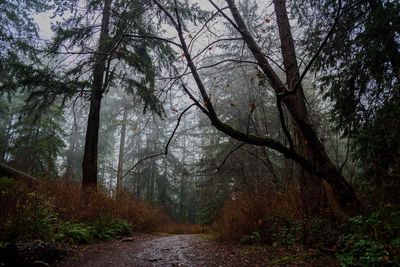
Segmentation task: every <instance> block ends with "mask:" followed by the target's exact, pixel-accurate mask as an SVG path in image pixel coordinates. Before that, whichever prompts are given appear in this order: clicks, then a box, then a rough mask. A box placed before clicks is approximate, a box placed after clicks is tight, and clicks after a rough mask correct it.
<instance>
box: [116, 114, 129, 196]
mask: <svg viewBox="0 0 400 267" xmlns="http://www.w3.org/2000/svg"><path fill="white" fill-rule="evenodd" d="M127 118H128V108H127V107H126V106H125V107H124V110H123V115H122V126H121V137H120V141H119V154H118V170H117V197H118V196H119V194H120V193H121V189H122V176H123V172H124V158H125V136H126V120H127Z"/></svg>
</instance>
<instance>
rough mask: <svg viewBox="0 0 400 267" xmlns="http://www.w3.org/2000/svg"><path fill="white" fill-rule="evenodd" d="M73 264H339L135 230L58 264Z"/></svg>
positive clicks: (307, 253) (316, 256) (309, 255)
mask: <svg viewBox="0 0 400 267" xmlns="http://www.w3.org/2000/svg"><path fill="white" fill-rule="evenodd" d="M57 266H59V267H69V266H91V267H96V266H97V267H99V266H107V267H109V266H143V267H144V266H232V267H235V266H338V263H337V261H336V260H335V259H334V257H332V256H330V255H322V254H321V253H319V251H316V250H306V249H301V248H299V247H293V248H290V249H288V248H274V247H271V246H258V245H238V244H237V243H225V242H216V241H213V240H211V239H210V238H209V237H208V236H205V235H163V234H154V235H150V234H135V235H133V236H132V237H130V238H125V239H122V240H117V241H110V242H105V243H98V244H90V245H80V246H77V247H75V248H74V250H73V251H72V255H71V256H70V257H69V258H66V259H64V260H63V261H61V262H59V263H58V264H57Z"/></svg>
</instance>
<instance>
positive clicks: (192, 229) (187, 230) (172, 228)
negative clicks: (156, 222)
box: [155, 222, 204, 235]
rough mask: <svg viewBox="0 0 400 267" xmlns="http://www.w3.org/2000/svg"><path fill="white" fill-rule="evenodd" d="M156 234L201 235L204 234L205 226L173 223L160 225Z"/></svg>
mask: <svg viewBox="0 0 400 267" xmlns="http://www.w3.org/2000/svg"><path fill="white" fill-rule="evenodd" d="M155 231H156V232H159V233H166V234H179V235H180V234H201V233H204V226H202V225H198V224H186V223H173V222H169V223H167V224H163V225H160V226H159V227H157V228H156V229H155Z"/></svg>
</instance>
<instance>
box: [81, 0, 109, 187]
mask: <svg viewBox="0 0 400 267" xmlns="http://www.w3.org/2000/svg"><path fill="white" fill-rule="evenodd" d="M111 3H112V0H105V1H104V7H103V12H102V15H103V17H102V21H101V31H100V38H99V47H98V50H97V51H98V52H99V53H98V54H97V55H96V58H95V64H94V71H93V83H92V94H91V97H90V108H89V117H88V122H87V129H86V139H85V151H84V154H83V162H82V170H83V176H82V187H83V188H84V189H85V188H92V189H94V190H96V188H97V175H98V174H97V157H98V155H97V149H98V142H99V126H100V107H101V99H102V97H103V92H104V89H105V88H104V81H103V80H104V73H105V71H106V62H107V56H106V55H105V54H104V53H106V52H107V47H108V39H109V23H110V15H111Z"/></svg>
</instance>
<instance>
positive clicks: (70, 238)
mask: <svg viewBox="0 0 400 267" xmlns="http://www.w3.org/2000/svg"><path fill="white" fill-rule="evenodd" d="M94 233H95V229H94V227H93V226H89V225H87V224H84V223H69V222H66V223H64V224H63V225H62V227H61V229H60V231H59V233H58V234H57V235H56V240H57V241H63V242H67V243H71V244H82V243H90V242H92V241H93V238H94Z"/></svg>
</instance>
